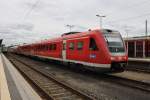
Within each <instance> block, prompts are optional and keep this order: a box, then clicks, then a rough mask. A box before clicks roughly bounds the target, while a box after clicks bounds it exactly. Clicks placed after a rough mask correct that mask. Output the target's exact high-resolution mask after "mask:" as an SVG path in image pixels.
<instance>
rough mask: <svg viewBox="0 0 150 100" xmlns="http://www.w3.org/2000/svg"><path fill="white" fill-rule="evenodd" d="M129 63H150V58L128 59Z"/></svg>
mask: <svg viewBox="0 0 150 100" xmlns="http://www.w3.org/2000/svg"><path fill="white" fill-rule="evenodd" d="M128 60H129V61H138V62H150V58H128Z"/></svg>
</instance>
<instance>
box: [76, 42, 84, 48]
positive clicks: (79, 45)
mask: <svg viewBox="0 0 150 100" xmlns="http://www.w3.org/2000/svg"><path fill="white" fill-rule="evenodd" d="M77 49H78V50H82V49H83V42H78V44H77Z"/></svg>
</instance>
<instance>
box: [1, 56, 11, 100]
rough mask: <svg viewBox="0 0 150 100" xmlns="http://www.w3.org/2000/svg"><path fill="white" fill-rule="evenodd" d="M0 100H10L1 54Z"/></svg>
mask: <svg viewBox="0 0 150 100" xmlns="http://www.w3.org/2000/svg"><path fill="white" fill-rule="evenodd" d="M0 100H11V97H10V93H9V89H8V84H7V80H6V76H5V71H4V66H3V62H2V56H1V54H0Z"/></svg>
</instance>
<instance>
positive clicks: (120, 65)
mask: <svg viewBox="0 0 150 100" xmlns="http://www.w3.org/2000/svg"><path fill="white" fill-rule="evenodd" d="M103 34H104V38H105V41H106V42H107V47H108V49H109V53H110V57H111V70H112V71H124V69H125V67H126V65H127V61H128V55H127V52H126V48H125V44H124V41H123V39H122V37H121V35H120V33H119V32H118V31H114V30H108V29H104V30H103Z"/></svg>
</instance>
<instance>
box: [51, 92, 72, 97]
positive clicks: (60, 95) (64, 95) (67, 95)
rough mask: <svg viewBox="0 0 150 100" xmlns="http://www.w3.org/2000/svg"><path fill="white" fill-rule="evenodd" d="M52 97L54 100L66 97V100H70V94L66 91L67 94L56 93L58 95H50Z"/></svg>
mask: <svg viewBox="0 0 150 100" xmlns="http://www.w3.org/2000/svg"><path fill="white" fill-rule="evenodd" d="M51 95H52V97H54V98H60V97H68V98H72V95H74V94H72V93H71V92H69V91H67V92H63V93H58V94H51Z"/></svg>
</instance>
